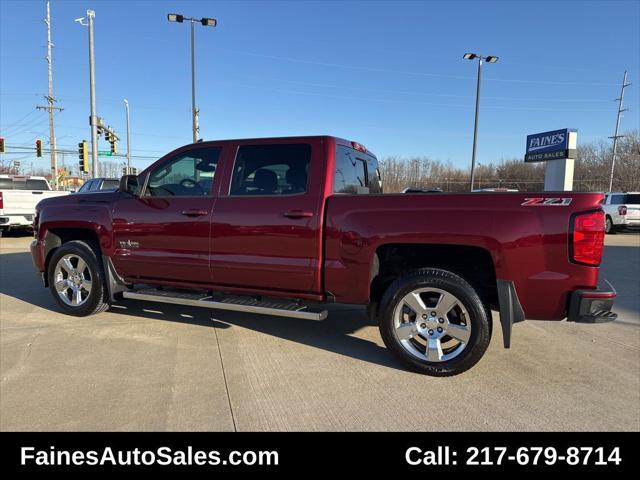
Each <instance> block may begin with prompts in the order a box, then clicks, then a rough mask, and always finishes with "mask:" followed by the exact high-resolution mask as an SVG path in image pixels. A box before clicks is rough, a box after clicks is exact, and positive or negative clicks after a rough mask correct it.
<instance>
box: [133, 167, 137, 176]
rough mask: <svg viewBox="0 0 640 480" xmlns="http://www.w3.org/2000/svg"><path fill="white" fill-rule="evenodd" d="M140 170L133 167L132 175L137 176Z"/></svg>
mask: <svg viewBox="0 0 640 480" xmlns="http://www.w3.org/2000/svg"><path fill="white" fill-rule="evenodd" d="M137 174H138V169H137V168H136V167H131V175H137Z"/></svg>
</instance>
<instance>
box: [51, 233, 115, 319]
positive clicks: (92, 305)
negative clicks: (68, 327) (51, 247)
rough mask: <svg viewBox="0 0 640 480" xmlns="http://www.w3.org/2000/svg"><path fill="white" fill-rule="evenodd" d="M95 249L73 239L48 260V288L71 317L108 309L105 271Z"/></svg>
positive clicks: (84, 315)
mask: <svg viewBox="0 0 640 480" xmlns="http://www.w3.org/2000/svg"><path fill="white" fill-rule="evenodd" d="M96 249H97V247H93V246H92V245H90V244H89V243H86V242H82V241H79V240H74V241H71V242H67V243H64V244H63V245H62V246H61V247H60V248H58V249H57V250H56V251H55V252H54V253H53V255H52V257H51V260H50V261H49V266H48V269H47V278H48V282H49V289H50V290H51V294H52V295H53V298H54V300H55V301H56V303H57V304H58V306H59V307H60V308H61V309H62V310H63V311H64V313H66V314H68V315H74V316H77V317H86V316H88V315H93V314H95V313H100V312H103V311H105V310H106V309H108V308H109V302H108V298H109V297H108V293H107V288H106V284H105V275H104V270H103V268H102V262H100V260H99V259H98V255H97V254H96Z"/></svg>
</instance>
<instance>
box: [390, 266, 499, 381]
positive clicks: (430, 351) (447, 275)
mask: <svg viewBox="0 0 640 480" xmlns="http://www.w3.org/2000/svg"><path fill="white" fill-rule="evenodd" d="M487 312H488V309H487V308H486V306H485V305H484V304H483V303H482V300H481V299H480V297H479V296H478V294H477V292H476V291H475V290H474V289H473V287H471V285H469V284H468V283H467V282H466V281H465V280H464V279H463V278H462V277H460V276H458V275H456V274H454V273H452V272H450V271H447V270H442V269H437V268H424V269H420V270H416V271H414V272H410V273H408V274H406V275H403V276H402V277H400V278H398V279H397V280H396V281H394V282H393V283H392V284H391V286H389V288H388V289H387V291H386V292H385V294H384V296H383V298H382V301H381V304H380V315H379V323H380V334H381V335H382V339H383V341H384V343H385V345H386V346H387V348H388V349H389V350H390V351H391V352H392V353H393V354H394V355H395V356H396V357H397V358H398V359H400V360H401V361H402V362H403V363H404V364H405V365H406V366H408V367H409V368H410V369H411V370H413V371H415V372H418V373H423V374H426V375H431V376H438V377H444V376H451V375H458V374H460V373H462V372H464V371H466V370H468V369H469V368H471V367H472V366H474V365H475V364H476V363H478V361H479V360H480V359H481V358H482V356H483V355H484V353H485V351H486V350H487V347H488V346H489V342H490V340H491V318H490V316H489V315H488V313H487Z"/></svg>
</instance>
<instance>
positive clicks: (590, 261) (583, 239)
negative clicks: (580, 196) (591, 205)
mask: <svg viewBox="0 0 640 480" xmlns="http://www.w3.org/2000/svg"><path fill="white" fill-rule="evenodd" d="M603 246H604V212H603V211H598V212H589V213H581V214H579V215H576V216H575V217H574V218H573V242H572V250H573V251H572V257H573V258H572V260H573V261H574V262H577V263H582V264H583V265H590V266H594V267H597V266H598V265H600V261H601V260H602V249H603Z"/></svg>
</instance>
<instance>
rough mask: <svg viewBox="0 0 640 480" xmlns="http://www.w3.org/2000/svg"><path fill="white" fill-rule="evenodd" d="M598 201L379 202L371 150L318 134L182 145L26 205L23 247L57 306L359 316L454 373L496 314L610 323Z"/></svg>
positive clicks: (418, 363) (420, 364)
mask: <svg viewBox="0 0 640 480" xmlns="http://www.w3.org/2000/svg"><path fill="white" fill-rule="evenodd" d="M602 199H603V195H602V194H599V193H573V192H561V193H549V192H545V193H544V194H531V193H469V194H447V193H442V194H439V195H420V194H383V192H382V183H381V179H380V176H379V172H378V168H377V160H376V157H375V156H374V155H373V154H372V153H371V152H369V151H368V150H367V149H366V148H365V147H363V146H362V145H360V144H358V143H355V142H350V141H346V140H343V139H339V138H335V137H329V136H317V137H293V138H270V139H248V140H226V141H212V142H201V143H196V144H191V145H187V146H184V147H182V148H179V149H177V150H175V151H173V152H171V153H169V154H168V155H166V156H165V157H163V158H161V159H160V160H158V161H157V162H155V163H154V164H153V165H151V166H150V167H148V168H147V169H146V170H144V171H142V172H141V173H140V174H139V175H137V176H124V177H122V179H121V182H120V187H119V190H118V191H115V192H106V193H103V194H101V195H93V194H82V193H78V194H76V195H71V196H68V197H65V198H57V199H49V200H46V201H43V202H41V203H40V204H39V205H38V209H37V216H36V220H35V222H36V225H37V230H36V239H35V240H34V242H33V243H32V246H31V252H32V256H33V262H34V264H35V267H36V268H37V269H38V271H40V272H41V273H42V278H43V281H44V285H45V286H48V288H49V289H50V290H51V293H52V295H53V298H54V299H55V301H56V302H57V304H58V305H59V306H60V308H61V309H62V310H63V311H64V312H66V313H68V314H70V315H77V316H86V315H91V314H95V313H98V312H101V311H103V310H106V309H107V308H108V307H109V304H110V303H111V302H114V301H117V300H119V299H121V298H125V299H127V298H130V299H138V300H147V301H153V302H161V303H173V304H182V305H193V306H200V307H207V308H214V309H227V310H237V311H243V312H251V313H262V314H269V315H280V316H287V317H295V318H300V319H306V320H322V319H324V318H325V317H326V316H327V310H326V304H327V303H330V302H340V303H349V304H361V305H367V306H368V312H369V314H370V316H371V317H372V318H375V319H377V321H378V322H379V326H380V332H381V334H382V338H383V340H384V342H385V344H386V345H387V347H388V348H389V350H391V352H392V353H393V354H395V355H396V356H397V357H398V358H399V359H400V360H402V361H403V362H404V363H405V364H406V365H407V366H408V367H410V368H411V369H413V370H416V371H418V372H422V373H426V374H429V375H436V376H446V375H454V374H458V373H460V372H463V371H465V370H467V369H468V368H470V367H471V366H473V365H474V364H475V363H476V362H478V360H479V359H480V358H481V357H482V355H483V354H484V352H485V350H486V349H487V346H488V344H489V340H490V337H491V331H492V325H491V309H495V310H497V311H499V313H500V323H501V327H502V331H503V339H504V342H505V346H506V347H508V346H509V344H510V341H511V330H512V325H513V323H516V322H520V321H522V320H524V319H525V318H530V319H542V320H562V319H564V318H566V317H568V320H570V321H574V322H588V323H594V322H604V321H611V320H613V319H615V318H616V315H615V313H612V312H611V307H612V304H613V300H614V298H615V291H614V290H613V288H612V287H609V288H599V287H598V285H599V283H598V281H599V279H598V265H599V264H600V259H601V256H602V250H603V237H604V214H603V212H602V209H601V206H600V203H601V202H602Z"/></svg>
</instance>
